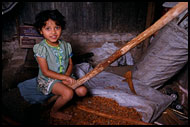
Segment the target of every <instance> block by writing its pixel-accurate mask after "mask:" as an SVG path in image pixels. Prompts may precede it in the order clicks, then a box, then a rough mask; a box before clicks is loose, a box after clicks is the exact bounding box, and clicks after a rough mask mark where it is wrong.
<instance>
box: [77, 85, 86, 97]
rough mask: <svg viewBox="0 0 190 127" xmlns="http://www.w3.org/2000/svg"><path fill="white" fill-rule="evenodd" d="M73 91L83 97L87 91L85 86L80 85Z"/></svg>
mask: <svg viewBox="0 0 190 127" xmlns="http://www.w3.org/2000/svg"><path fill="white" fill-rule="evenodd" d="M75 92H76V94H77V95H78V96H80V97H83V96H85V95H86V93H87V88H86V87H85V86H80V87H78V88H76V89H75Z"/></svg>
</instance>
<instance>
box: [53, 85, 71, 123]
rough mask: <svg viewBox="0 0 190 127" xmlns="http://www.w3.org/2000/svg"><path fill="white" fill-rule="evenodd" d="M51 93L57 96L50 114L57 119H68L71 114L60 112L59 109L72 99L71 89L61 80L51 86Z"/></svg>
mask: <svg viewBox="0 0 190 127" xmlns="http://www.w3.org/2000/svg"><path fill="white" fill-rule="evenodd" d="M52 93H53V94H55V95H58V98H57V100H56V102H55V103H54V105H53V107H52V109H51V112H50V116H51V117H54V118H57V119H64V120H69V119H70V118H71V116H69V115H66V114H64V113H62V112H60V111H59V109H60V108H61V107H63V106H64V105H65V104H66V103H67V102H68V101H69V100H71V99H72V97H73V90H72V89H71V88H69V87H67V86H65V85H64V84H62V83H61V82H57V83H56V84H54V86H53V88H52Z"/></svg>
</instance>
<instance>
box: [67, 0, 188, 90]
mask: <svg viewBox="0 0 190 127" xmlns="http://www.w3.org/2000/svg"><path fill="white" fill-rule="evenodd" d="M187 8H188V2H179V3H178V4H177V5H176V6H174V7H173V8H172V9H170V10H169V11H168V12H167V13H166V14H165V15H163V16H162V17H161V18H160V19H159V20H158V21H157V22H155V23H154V24H153V25H152V26H150V27H149V28H147V29H146V30H145V31H144V32H142V33H141V34H139V35H138V36H137V37H135V38H133V39H132V40H131V41H129V42H127V43H126V44H125V45H124V46H123V47H122V48H120V49H118V50H117V51H116V52H115V53H114V54H112V55H111V56H110V57H108V58H107V59H105V60H103V61H102V62H101V63H99V64H98V65H97V66H96V67H95V68H94V69H93V70H92V71H90V72H88V73H87V74H86V75H85V76H84V77H82V78H80V79H78V80H77V82H76V84H73V85H71V86H69V87H71V88H72V89H75V88H77V87H79V86H81V85H82V84H83V83H85V82H86V81H87V80H89V79H91V78H92V77H94V76H96V75H97V74H98V73H100V72H102V71H103V70H104V69H105V68H106V67H108V66H109V65H110V64H111V63H112V62H114V61H115V60H116V59H118V58H119V57H121V56H122V55H124V54H125V53H127V52H128V51H129V50H130V49H132V48H134V47H135V46H136V45H138V44H139V43H141V42H142V41H143V40H145V39H146V38H148V37H149V36H151V35H152V34H154V33H155V32H156V31H158V30H159V29H161V28H162V27H163V26H165V25H166V24H167V23H168V22H170V21H171V20H172V19H174V18H175V17H177V16H178V15H179V14H180V13H182V12H183V11H184V10H186V9H187Z"/></svg>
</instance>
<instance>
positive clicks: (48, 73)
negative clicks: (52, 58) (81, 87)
mask: <svg viewBox="0 0 190 127" xmlns="http://www.w3.org/2000/svg"><path fill="white" fill-rule="evenodd" d="M37 61H38V64H39V66H40V68H41V71H42V73H43V75H44V76H47V77H49V78H53V79H58V80H64V81H66V82H67V83H66V84H73V83H75V82H76V80H75V79H73V78H71V77H69V76H67V75H63V74H59V73H56V72H54V71H51V70H49V68H48V64H47V62H46V59H44V58H41V57H37ZM68 69H69V68H68ZM68 73H69V72H68ZM64 83H65V82H64Z"/></svg>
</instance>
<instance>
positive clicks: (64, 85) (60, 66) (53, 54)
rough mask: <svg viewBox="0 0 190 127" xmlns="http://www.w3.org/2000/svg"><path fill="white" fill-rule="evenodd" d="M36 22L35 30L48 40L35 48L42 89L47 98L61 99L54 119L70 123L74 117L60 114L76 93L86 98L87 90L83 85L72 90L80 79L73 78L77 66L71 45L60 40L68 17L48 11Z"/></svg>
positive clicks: (39, 15)
mask: <svg viewBox="0 0 190 127" xmlns="http://www.w3.org/2000/svg"><path fill="white" fill-rule="evenodd" d="M35 20H36V21H35V24H34V25H35V27H36V28H37V30H38V32H39V33H40V34H41V35H43V37H44V40H42V41H41V42H40V43H38V44H36V45H34V47H33V51H34V56H35V58H36V60H37V62H38V64H39V74H38V78H37V79H38V89H39V90H40V91H41V92H42V93H43V94H44V95H49V94H54V95H55V96H58V97H57V99H56V101H55V103H54V105H53V107H52V108H51V111H50V116H51V117H53V118H58V119H65V120H68V119H70V118H71V116H69V115H66V114H64V113H62V112H60V111H59V109H60V108H61V107H62V106H63V105H65V104H66V103H67V102H68V101H69V100H71V99H72V97H73V93H74V92H75V93H76V94H77V95H78V96H85V95H86V93H87V89H86V87H85V86H80V87H78V88H76V89H75V90H74V91H73V90H72V89H71V88H70V87H68V85H71V84H74V83H76V80H75V79H74V78H71V77H70V75H71V73H72V67H73V64H72V59H71V57H72V49H71V45H70V44H69V43H67V42H65V41H63V40H59V38H60V36H61V33H62V30H63V29H64V28H65V20H64V16H63V15H62V14H61V13H60V12H59V11H58V10H46V11H42V12H40V13H39V14H38V15H37V16H36V19H35Z"/></svg>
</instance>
